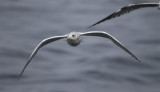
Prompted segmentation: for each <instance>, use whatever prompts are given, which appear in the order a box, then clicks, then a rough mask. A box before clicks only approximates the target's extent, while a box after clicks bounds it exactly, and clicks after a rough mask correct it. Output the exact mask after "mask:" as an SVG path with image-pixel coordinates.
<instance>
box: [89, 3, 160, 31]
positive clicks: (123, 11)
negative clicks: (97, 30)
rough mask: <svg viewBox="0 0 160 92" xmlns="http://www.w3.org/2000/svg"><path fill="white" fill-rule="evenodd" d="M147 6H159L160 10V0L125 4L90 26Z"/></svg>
mask: <svg viewBox="0 0 160 92" xmlns="http://www.w3.org/2000/svg"><path fill="white" fill-rule="evenodd" d="M147 7H158V10H160V2H159V3H155V2H148V3H137V4H129V5H128V6H125V7H123V8H121V9H119V10H118V11H116V12H114V13H112V14H110V15H109V16H107V17H105V18H103V19H102V20H100V21H98V22H96V23H94V24H93V25H91V26H89V27H88V28H90V27H93V26H95V25H97V24H100V23H102V22H104V21H107V20H110V19H112V18H116V17H119V16H121V15H123V14H127V13H129V12H131V11H134V10H137V9H140V8H147Z"/></svg>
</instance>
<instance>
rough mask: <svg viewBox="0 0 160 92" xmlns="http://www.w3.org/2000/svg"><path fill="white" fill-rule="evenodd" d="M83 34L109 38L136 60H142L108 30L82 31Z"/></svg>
mask: <svg viewBox="0 0 160 92" xmlns="http://www.w3.org/2000/svg"><path fill="white" fill-rule="evenodd" d="M81 35H84V36H99V37H104V38H108V39H110V40H111V41H112V42H113V43H114V44H116V45H117V46H118V47H120V48H121V49H123V50H124V51H126V52H127V53H128V54H130V55H131V56H132V57H134V58H135V59H136V60H138V61H139V62H140V60H139V59H138V58H137V57H136V56H135V55H134V54H132V53H131V52H130V51H129V50H128V49H127V48H126V47H124V46H123V45H122V44H121V43H120V42H119V41H118V40H117V39H116V38H114V37H113V36H111V35H110V34H108V33H106V32H103V31H91V32H85V33H81Z"/></svg>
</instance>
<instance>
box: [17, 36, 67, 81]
mask: <svg viewBox="0 0 160 92" xmlns="http://www.w3.org/2000/svg"><path fill="white" fill-rule="evenodd" d="M66 37H67V36H66V35H64V36H54V37H50V38H47V39H44V40H43V41H41V42H40V43H39V45H38V46H37V47H36V48H35V49H34V51H33V52H32V54H31V56H30V58H29V60H28V61H27V63H26V64H25V66H24V68H23V70H22V71H21V73H20V76H19V79H20V78H21V76H22V74H23V72H24V70H25V69H26V67H27V66H28V64H29V63H30V62H31V60H32V59H33V57H34V56H35V55H36V54H37V52H38V51H39V49H40V48H41V47H43V46H45V45H47V44H48V43H51V42H54V41H56V40H59V39H62V38H66Z"/></svg>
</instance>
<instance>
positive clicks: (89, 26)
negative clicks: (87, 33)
mask: <svg viewBox="0 0 160 92" xmlns="http://www.w3.org/2000/svg"><path fill="white" fill-rule="evenodd" d="M95 25H96V24H93V25H91V26H89V27H88V29H89V28H91V27H93V26H95Z"/></svg>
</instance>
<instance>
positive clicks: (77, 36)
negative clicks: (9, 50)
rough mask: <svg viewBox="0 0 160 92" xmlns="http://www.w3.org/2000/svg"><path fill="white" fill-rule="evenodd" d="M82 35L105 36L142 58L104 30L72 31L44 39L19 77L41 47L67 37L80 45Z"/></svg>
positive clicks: (70, 42) (71, 42) (72, 43)
mask: <svg viewBox="0 0 160 92" xmlns="http://www.w3.org/2000/svg"><path fill="white" fill-rule="evenodd" d="M82 36H99V37H103V38H108V39H109V40H111V41H112V42H113V43H114V44H115V45H117V46H118V47H120V48H121V49H123V50H124V51H125V52H127V53H128V54H130V55H131V56H132V57H133V58H135V59H136V60H137V61H139V62H140V60H139V59H138V58H137V57H136V56H135V55H134V54H132V53H131V52H130V51H129V50H128V49H127V48H126V47H124V46H123V45H122V44H121V43H120V42H119V41H118V40H117V39H116V38H114V37H113V36H111V35H110V34H109V33H106V32H103V31H90V32H84V33H80V32H71V33H69V34H66V35H62V36H53V37H49V38H46V39H44V40H42V41H41V42H40V43H39V45H38V46H37V47H36V48H35V49H34V51H33V52H32V54H31V56H30V58H29V60H28V61H27V63H26V64H25V66H24V68H23V70H22V71H21V73H20V76H19V78H20V77H21V76H22V74H23V72H24V70H25V69H26V67H27V66H28V64H29V63H30V62H31V60H32V59H33V57H34V56H35V55H36V54H37V52H38V51H39V49H40V48H41V47H43V46H45V45H47V44H49V43H51V42H54V41H57V40H60V39H63V38H66V39H67V43H68V44H69V45H71V46H78V45H79V44H80V43H81V40H82Z"/></svg>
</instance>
